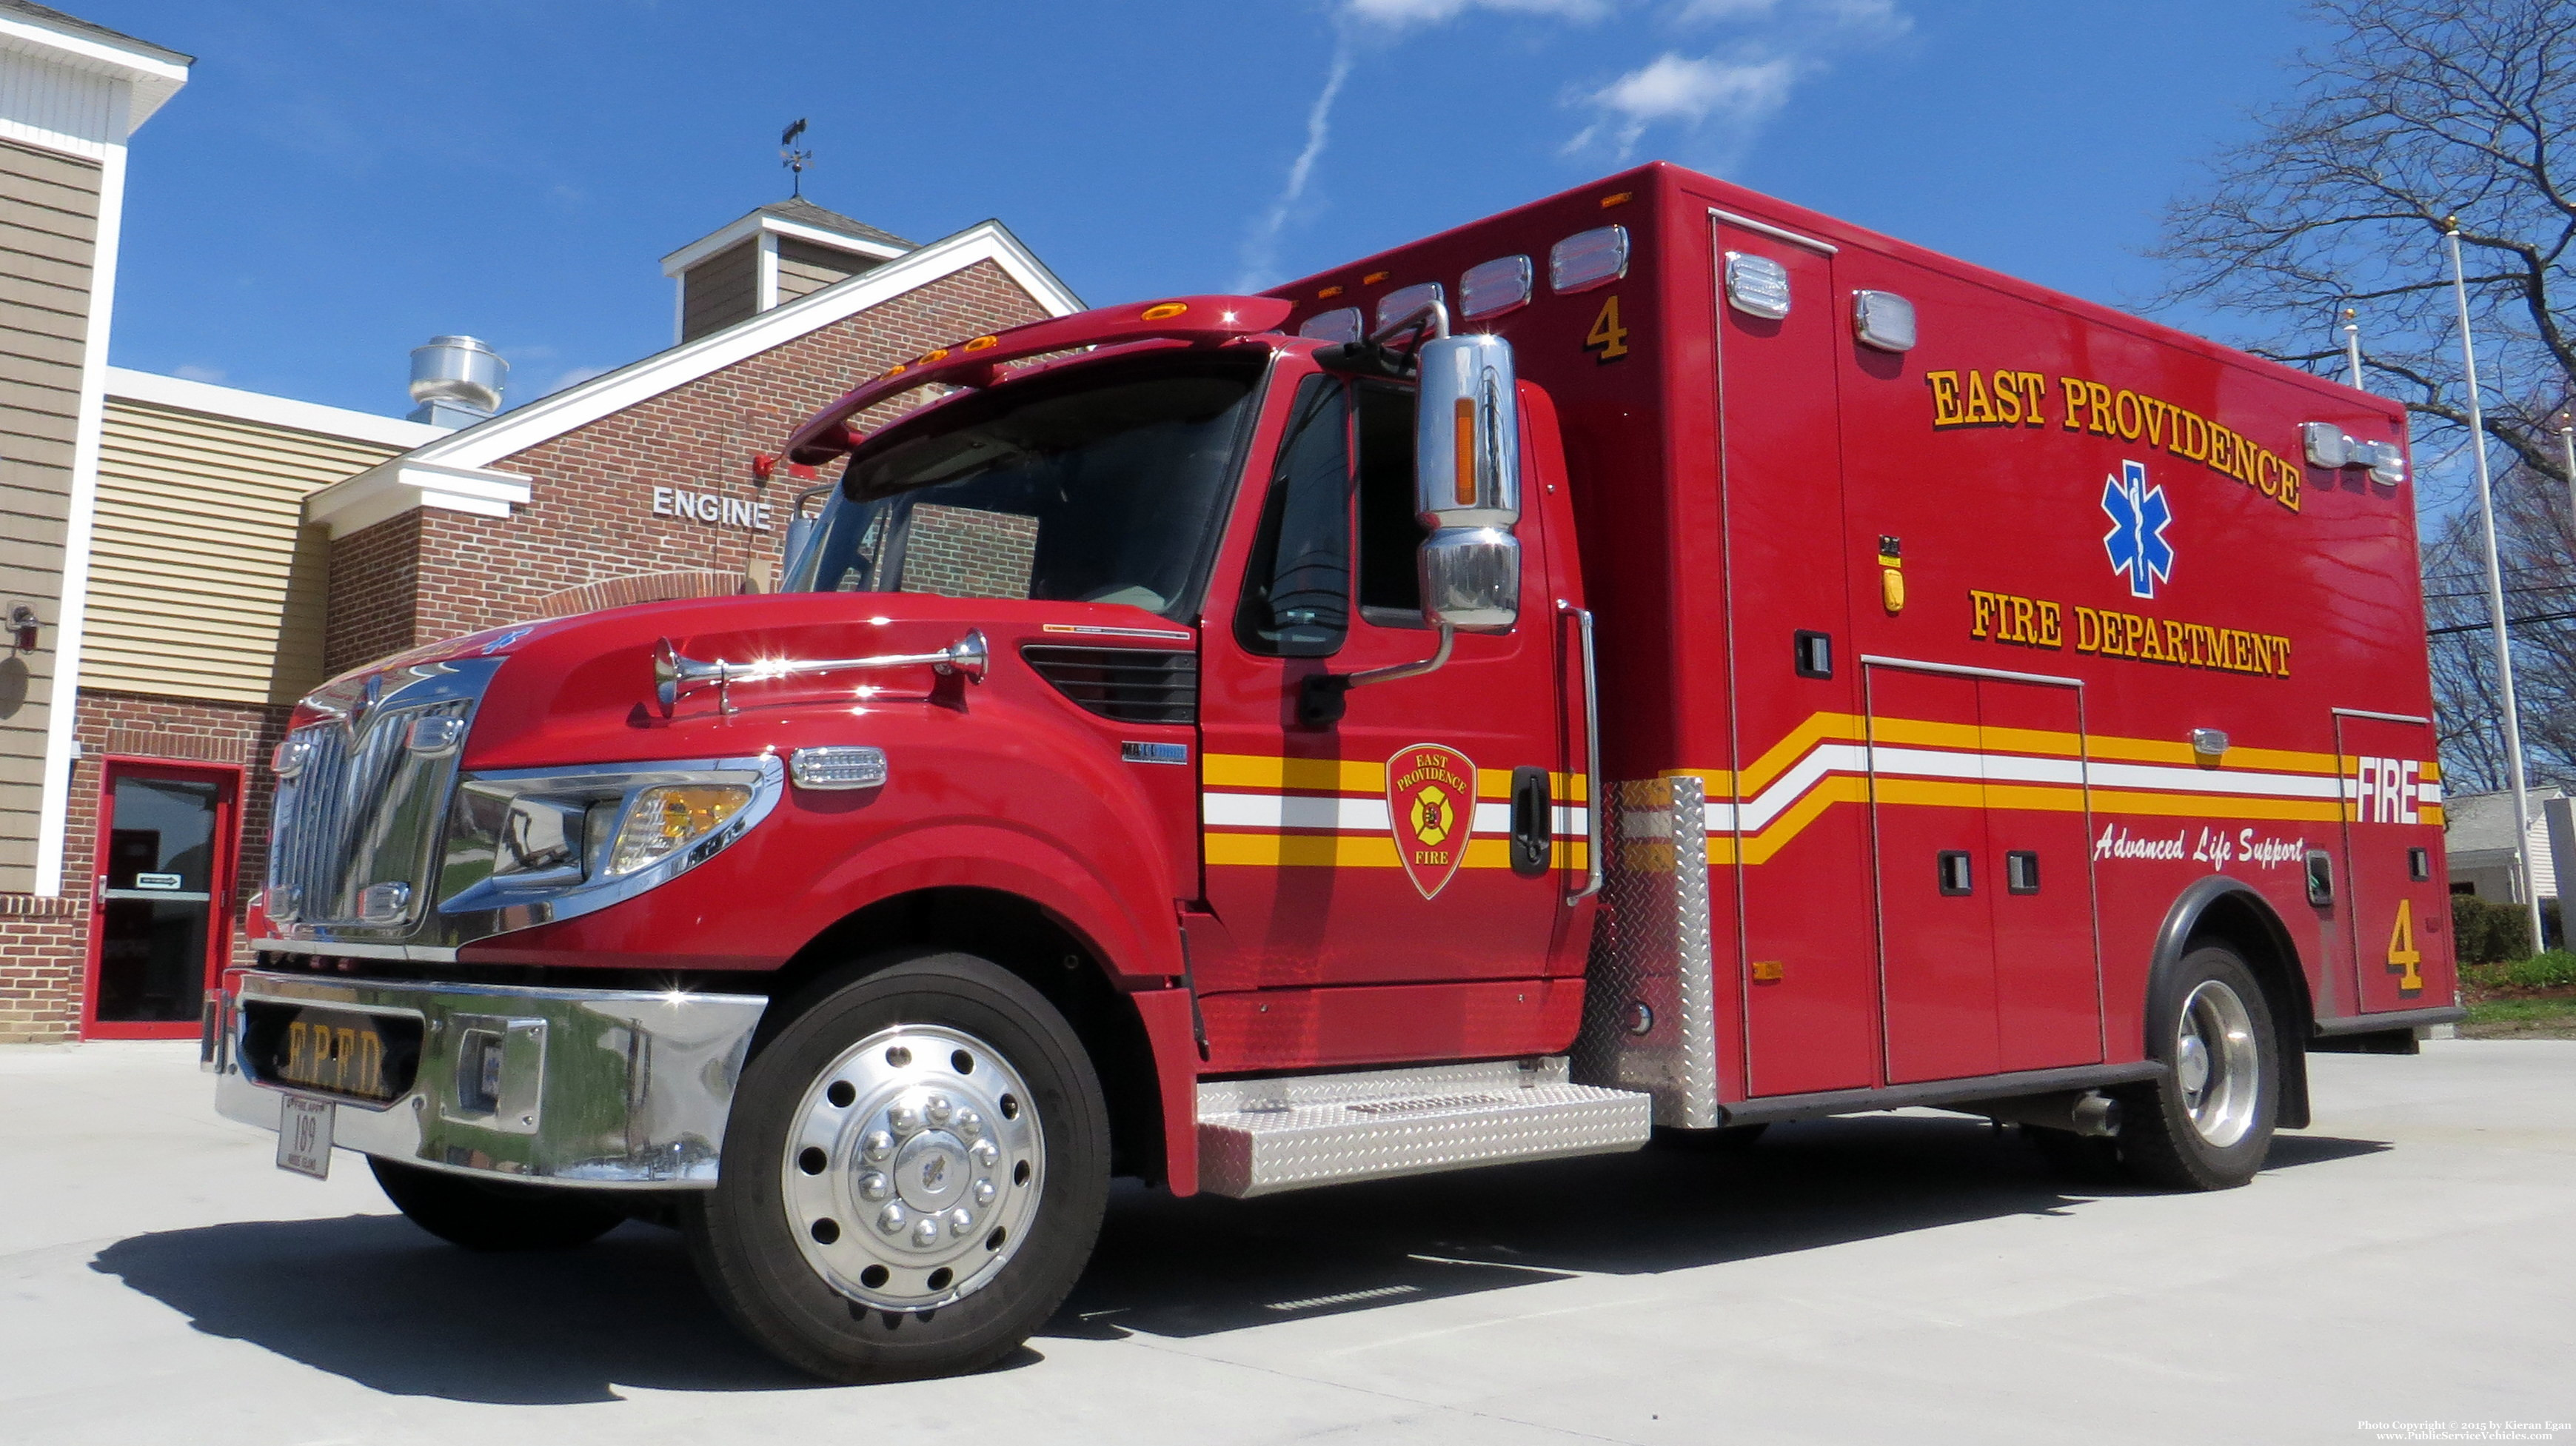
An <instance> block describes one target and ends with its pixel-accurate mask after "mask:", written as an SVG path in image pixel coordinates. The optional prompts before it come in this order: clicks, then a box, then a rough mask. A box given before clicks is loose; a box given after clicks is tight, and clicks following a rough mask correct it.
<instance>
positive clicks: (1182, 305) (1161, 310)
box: [1144, 301, 1190, 321]
mask: <svg viewBox="0 0 2576 1446" xmlns="http://www.w3.org/2000/svg"><path fill="white" fill-rule="evenodd" d="M1189 309H1190V308H1189V305H1188V303H1186V302H1180V301H1166V302H1164V303H1163V304H1162V305H1160V306H1149V307H1146V308H1145V317H1144V319H1145V320H1147V321H1165V320H1169V319H1170V318H1172V317H1175V316H1178V315H1180V314H1181V313H1182V312H1184V311H1187V310H1189Z"/></svg>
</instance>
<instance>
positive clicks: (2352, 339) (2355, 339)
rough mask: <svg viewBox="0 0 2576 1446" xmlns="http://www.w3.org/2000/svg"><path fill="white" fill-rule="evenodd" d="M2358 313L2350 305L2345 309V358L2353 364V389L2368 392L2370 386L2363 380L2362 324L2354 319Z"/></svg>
mask: <svg viewBox="0 0 2576 1446" xmlns="http://www.w3.org/2000/svg"><path fill="white" fill-rule="evenodd" d="M2358 314H2359V313H2357V312H2355V311H2354V310H2353V309H2352V308H2351V307H2349V306H2347V307H2345V308H2344V309H2343V358H2344V360H2345V361H2346V362H2348V363H2350V364H2351V366H2352V389H2353V390H2354V391H2356V392H2366V391H2369V390H2370V388H2369V387H2368V386H2365V385H2364V384H2363V383H2362V380H2361V325H2360V323H2358V322H2356V321H2354V320H2353V318H2354V317H2355V316H2356V315H2358Z"/></svg>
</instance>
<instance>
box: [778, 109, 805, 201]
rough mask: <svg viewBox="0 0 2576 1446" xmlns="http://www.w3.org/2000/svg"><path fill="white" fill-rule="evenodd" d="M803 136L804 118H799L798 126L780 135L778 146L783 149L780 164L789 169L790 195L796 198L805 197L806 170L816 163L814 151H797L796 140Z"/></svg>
mask: <svg viewBox="0 0 2576 1446" xmlns="http://www.w3.org/2000/svg"><path fill="white" fill-rule="evenodd" d="M803 134H805V118H804V117H803V116H798V117H797V118H796V124H794V125H792V126H789V127H788V128H787V129H785V130H783V131H780V132H779V133H778V144H779V146H780V147H781V149H780V151H779V152H778V163H779V164H780V165H783V166H785V167H786V168H787V174H788V176H789V177H790V180H789V182H788V195H789V196H790V197H796V198H801V197H803V196H804V194H805V168H806V167H807V166H809V165H811V164H813V162H814V153H813V152H812V151H810V150H798V149H796V138H797V137H798V136H801V135H803Z"/></svg>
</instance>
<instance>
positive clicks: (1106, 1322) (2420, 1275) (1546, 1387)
mask: <svg viewBox="0 0 2576 1446" xmlns="http://www.w3.org/2000/svg"><path fill="white" fill-rule="evenodd" d="M2313 1069H2314V1076H2315V1090H2316V1098H2317V1106H2318V1122H2317V1126H2316V1128H2314V1129H2312V1130H2308V1131H2302V1132H2299V1133H2296V1134H2289V1135H2284V1136H2283V1137H2282V1138H2281V1142H2280V1144H2279V1145H2278V1146H2277V1147H2276V1148H2275V1151H2274V1155H2273V1165H2272V1168H2270V1169H2269V1170H2268V1171H2266V1173H2265V1174H2264V1175H2263V1176H2262V1177H2261V1178H2260V1179H2258V1180H2257V1181H2256V1182H2255V1183H2254V1184H2253V1185H2251V1186H2249V1187H2247V1188H2245V1189H2243V1190H2236V1191H2230V1192H2226V1193H2223V1194H2218V1195H2205V1196H2158V1195H2147V1194H2136V1193H2128V1192H2124V1191H2110V1192H2102V1191H2092V1190H2085V1189H2080V1188H2077V1187H2072V1186H2068V1185H2066V1184H2064V1183H2063V1182H2061V1181H2059V1180H2057V1179H2055V1178H2054V1177H2052V1176H2050V1175H2049V1174H2048V1173H2047V1172H2046V1171H2045V1170H2044V1169H2043V1168H2042V1167H2041V1166H2040V1164H2039V1163H2038V1161H2037V1160H2036V1158H2035V1157H2034V1156H2033V1154H2032V1153H2031V1152H2030V1151H2029V1150H2028V1148H2027V1147H2026V1146H2025V1145H2024V1144H2023V1143H2022V1142H2021V1141H2020V1140H2019V1139H2017V1138H2015V1137H2013V1136H2011V1135H1997V1134H1996V1133H1994V1132H1992V1131H1991V1130H1990V1129H1988V1127H1986V1126H1984V1125H1983V1124H1981V1123H1978V1122H1974V1121H1967V1120H1961V1119H1956V1118H1952V1117H1946V1116H1939V1115H1935V1114H1932V1113H1930V1112H1908V1113H1905V1114H1902V1115H1893V1116H1873V1117H1866V1118H1860V1119H1852V1120H1840V1121H1828V1122H1822V1123H1818V1124H1812V1125H1801V1126H1791V1127H1783V1128H1778V1129H1774V1130H1773V1131H1772V1132H1771V1134H1770V1136H1769V1137H1768V1138H1766V1139H1765V1140H1764V1141H1762V1142H1761V1144H1760V1145H1759V1146H1758V1147H1757V1148H1756V1149H1754V1150H1753V1151H1751V1152H1749V1153H1747V1154H1743V1155H1728V1154H1699V1153H1690V1152H1674V1151H1654V1152H1648V1153H1645V1154H1640V1155H1634V1156H1621V1157H1613V1158H1609V1159H1603V1160H1591V1161H1568V1162H1560V1163H1555V1164H1547V1165H1531V1166H1514V1167H1507V1168H1503V1169H1497V1170H1489V1171H1483V1172H1477V1173H1473V1174H1466V1175H1454V1176H1445V1177H1433V1178H1430V1179H1424V1180H1411V1181H1395V1182H1388V1183H1385V1184H1380V1185H1372V1186H1363V1187H1355V1188H1346V1189H1340V1190H1328V1191H1319V1192H1315V1193H1312V1194H1306V1195H1291V1196H1286V1197H1281V1198H1276V1199H1270V1200H1261V1201H1250V1202H1238V1201H1225V1200H1214V1199H1198V1200H1188V1201H1175V1200H1170V1199H1166V1198H1163V1197H1160V1196H1157V1195H1153V1194H1149V1193H1147V1192H1144V1191H1141V1190H1135V1189H1132V1188H1127V1189H1122V1191H1121V1192H1120V1194H1119V1195H1118V1197H1117V1198H1116V1200H1115V1201H1114V1203H1113V1205H1112V1210H1111V1217H1110V1221H1109V1226H1108V1229H1107V1232H1106V1235H1105V1237H1104V1240H1103V1242H1102V1248H1101V1252H1100V1255H1099V1258H1098V1260H1097V1261H1096V1262H1095V1264H1094V1266H1093V1268H1092V1270H1091V1272H1090V1274H1089V1275H1088V1276H1087V1277H1086V1279H1085V1280H1084V1283H1083V1284H1082V1286H1081V1287H1080V1289H1079V1290H1078V1291H1077V1293H1076V1295H1075V1297H1074V1299H1073V1301H1072V1302H1071V1303H1070V1304H1068V1306H1067V1307H1066V1309H1065V1310H1064V1311H1063V1312H1062V1313H1061V1314H1060V1315H1059V1316H1058V1318H1057V1319H1056V1320H1055V1321H1054V1322H1053V1323H1051V1324H1050V1325H1049V1326H1048V1327H1047V1329H1046V1330H1045V1332H1044V1333H1042V1334H1041V1335H1040V1336H1038V1337H1037V1338H1036V1339H1035V1340H1033V1341H1032V1342H1031V1343H1030V1345H1029V1347H1028V1349H1026V1350H1025V1351H1023V1352H1021V1353H1020V1355H1019V1356H1018V1357H1017V1358H1015V1359H1014V1360H1013V1361H1011V1362H1009V1363H1007V1364H1006V1366H1005V1367H1004V1368H1003V1369H1000V1370H996V1371H993V1372H990V1373H987V1374H985V1375H982V1376H978V1377H974V1378H970V1379H963V1380H950V1381H932V1382H920V1383H913V1384H906V1385H899V1386H887V1387H867V1388H827V1387H822V1386H817V1385H814V1384H812V1383H810V1382H808V1381H806V1380H804V1379H803V1378H801V1377H798V1376H796V1375H793V1374H792V1373H789V1372H787V1371H785V1370H784V1369H782V1368H780V1367H778V1366H775V1365H773V1364H772V1363H770V1362H769V1361H768V1359H767V1358H766V1357H764V1356H762V1355H760V1354H759V1353H758V1352H756V1351H754V1350H753V1349H751V1348H750V1347H749V1346H747V1345H744V1344H743V1343H742V1342H740V1341H739V1340H738V1339H736V1338H735V1337H734V1335H733V1334H732V1333H731V1331H730V1330H729V1328H728V1327H727V1326H726V1325H725V1323H724V1322H723V1321H722V1320H721V1319H719V1318H718V1317H717V1316H716V1314H715V1312H714V1310H713V1308H712V1307H711V1306H710V1305H709V1304H708V1303H707V1301H706V1298H705V1297H704V1295H703V1294H702V1293H701V1292H700V1291H699V1289H698V1286H697V1284H696V1282H695V1280H694V1279H692V1277H691V1275H690V1272H689V1267H688V1262H687V1260H686V1258H685V1257H684V1255H683V1253H682V1252H681V1250H680V1248H679V1246H678V1243H677V1239H676V1237H674V1236H672V1235H670V1234H669V1233H667V1232H663V1231H659V1230H655V1229H653V1228H650V1227H647V1226H641V1225H630V1226H627V1227H624V1228H622V1229H620V1230H619V1231H617V1232H615V1233H614V1234H612V1235H610V1236H609V1237H607V1238H606V1239H605V1240H603V1241H601V1242H600V1243H599V1244H597V1245H595V1246H593V1247H591V1248H588V1249H585V1250H581V1251H576V1252H571V1253H568V1254H563V1255H556V1256H539V1257H529V1256H517V1257H490V1256H475V1255H471V1254H468V1253H466V1252H463V1251H459V1250H455V1249H453V1248H450V1247H447V1246H444V1245H441V1244H440V1243H438V1242H436V1241H434V1240H432V1239H430V1238H429V1237H428V1236H426V1235H424V1234H422V1233H421V1232H420V1231H418V1230H416V1229H415V1228H413V1227H412V1226H411V1225H410V1224H408V1223H407V1222H405V1221H404V1220H402V1219H401V1218H400V1217H399V1216H396V1215H393V1214H391V1213H390V1212H391V1207H390V1206H388V1205H387V1204H386V1203H385V1201H384V1199H383V1197H382V1195H381V1194H380V1193H379V1192H378V1191H377V1190H376V1188H375V1186H374V1183H373V1182H372V1181H371V1180H370V1179H369V1177H368V1175H367V1171H366V1169H365V1167H364V1163H363V1161H361V1160H359V1159H358V1158H357V1157H355V1156H352V1155H349V1154H347V1153H345V1152H344V1153H342V1154H341V1155H340V1156H339V1157H338V1159H337V1161H336V1162H335V1165H334V1169H333V1173H332V1178H331V1179H330V1180H329V1181H328V1182H324V1183H317V1182H314V1181H311V1180H307V1179H304V1178H302V1177H300V1176H291V1175H286V1174H283V1173H281V1172H279V1171H277V1170H275V1169H273V1168H272V1167H271V1164H270V1156H271V1153H272V1150H273V1146H274V1141H273V1137H271V1136H266V1135H261V1134H258V1133H255V1132H252V1131H248V1130H245V1129H243V1128H241V1127H239V1126H235V1125H231V1124H227V1123H225V1122H223V1121H220V1120H218V1119H216V1118H215V1117H214V1116H213V1114H212V1112H211V1108H210V1103H209V1099H208V1095H209V1090H208V1082H207V1081H206V1079H205V1078H204V1077H202V1076H200V1075H198V1074H197V1073H196V1070H195V1063H194V1047H193V1046H176V1047H174V1046H163V1045H88V1046H81V1047H77V1048H43V1047H16V1048H6V1049H0V1440H8V1441H12V1442H29V1443H47V1446H51V1443H91V1442H97V1443H132V1442H167V1443H181V1442H185V1443H191V1446H193V1443H201V1442H202V1443H230V1442H241V1443H245V1446H250V1443H255V1446H294V1443H304V1442H311V1443H321V1442H344V1441H345V1442H369V1443H375V1442H438V1443H442V1446H445V1443H452V1442H455V1441H458V1440H473V1441H476V1442H516V1441H539V1440H542V1441H546V1442H550V1443H553V1442H561V1443H578V1442H588V1441H616V1442H622V1443H633V1442H661V1441H672V1442H679V1441H688V1442H692V1443H705V1442H726V1441H737V1440H739V1441H763V1442H766V1441H773V1440H787V1439H798V1438H803V1439H817V1438H822V1437H825V1436H827V1435H828V1437H829V1438H831V1439H842V1440H861V1439H864V1440H888V1441H918V1442H925V1443H936V1442H952V1441H953V1442H960V1443H963V1442H970V1441H971V1442H976V1443H993V1442H1014V1443H1018V1442H1029V1443H1039V1442H1046V1443H1052V1442H1059V1441H1115V1442H1119V1443H1121V1446H1152V1443H1162V1442H1173V1443H1179V1442H1189V1443H1194V1446H1197V1443H1219V1442H1285V1441H1306V1440H1330V1441H1355V1442H1356V1441H1367V1442H1377V1441H1406V1442H1414V1441H1421V1442H1452V1441H1454V1442H1476V1443H1519V1442H1532V1443H1536V1442H1567V1441H1617V1442H1639V1443H1648V1442H1654V1443H1660V1442H1706V1441H1714V1440H1720V1439H1723V1440H1728V1441H1757V1442H1768V1441H1784V1442H1807V1441H1814V1442H1853V1441H1974V1442H2014V1441H2050V1442H2059V1441H2067V1440H2082V1441H2132V1440H2135V1441H2147V1440H2154V1441H2171V1440H2182V1439H2205V1440H2227V1441H2262V1442H2270V1441H2369V1440H2375V1439H2381V1437H2380V1436H2379V1435H2378V1433H2377V1432H2376V1431H2374V1430H2372V1429H2364V1428H2362V1427H2361V1426H2360V1424H2359V1423H2362V1422H2468V1423H2483V1422H2497V1421H2507V1420H2519V1421H2537V1422H2544V1423H2554V1424H2555V1426H2556V1429H2555V1431H2554V1433H2553V1435H2552V1436H2550V1437H2541V1438H2537V1439H2556V1440H2560V1441H2568V1442H2576V1427H2571V1426H2569V1425H2568V1424H2567V1423H2568V1422H2570V1421H2571V1419H2576V1351H2571V1348H2576V1251H2571V1250H2570V1249H2569V1247H2568V1245H2567V1239H2568V1234H2569V1228H2570V1224H2571V1222H2576V1042H2556V1041H2495V1042H2486V1041H2461V1042H2442V1043H2436V1044H2433V1045H2429V1046H2427V1050H2426V1053H2425V1054H2424V1055H2423V1056H2422V1057H2420V1058H2412V1059H2407V1058H2386V1057H2374V1056H2351V1055H2329V1056H2322V1057H2319V1058H2318V1059H2316V1060H2315V1061H2314V1062H2313ZM2544 1429H2546V1428H2544ZM2486 1439H2495V1438H2494V1437H2492V1436H2490V1437H2487V1438H2486ZM2526 1439H2533V1438H2526Z"/></svg>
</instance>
